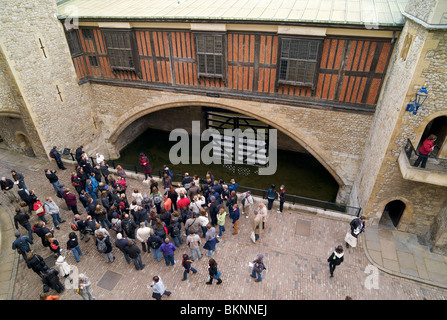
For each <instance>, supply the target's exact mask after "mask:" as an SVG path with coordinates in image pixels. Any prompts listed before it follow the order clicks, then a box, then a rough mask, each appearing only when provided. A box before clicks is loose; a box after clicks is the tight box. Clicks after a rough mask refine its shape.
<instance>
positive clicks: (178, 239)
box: [172, 234, 183, 247]
mask: <svg viewBox="0 0 447 320" xmlns="http://www.w3.org/2000/svg"><path fill="white" fill-rule="evenodd" d="M172 239H173V240H174V244H175V246H176V247H179V246H180V244H182V243H183V240H182V237H181V236H180V234H179V235H178V236H175V237H172Z"/></svg>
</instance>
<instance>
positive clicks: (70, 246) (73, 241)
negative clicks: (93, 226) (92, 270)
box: [67, 232, 82, 262]
mask: <svg viewBox="0 0 447 320" xmlns="http://www.w3.org/2000/svg"><path fill="white" fill-rule="evenodd" d="M67 250H71V252H73V256H74V257H75V260H76V262H79V261H80V258H79V256H82V251H81V248H80V247H79V242H78V236H77V235H76V233H75V232H70V233H69V234H68V241H67Z"/></svg>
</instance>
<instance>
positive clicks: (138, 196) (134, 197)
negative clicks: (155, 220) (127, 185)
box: [130, 189, 143, 206]
mask: <svg viewBox="0 0 447 320" xmlns="http://www.w3.org/2000/svg"><path fill="white" fill-rule="evenodd" d="M130 198H131V199H132V201H133V200H135V202H136V204H137V205H138V206H141V201H143V195H142V194H141V192H140V191H138V189H134V190H133V192H132V194H131V195H130Z"/></svg>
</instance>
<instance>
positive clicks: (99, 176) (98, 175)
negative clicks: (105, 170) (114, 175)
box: [92, 164, 102, 184]
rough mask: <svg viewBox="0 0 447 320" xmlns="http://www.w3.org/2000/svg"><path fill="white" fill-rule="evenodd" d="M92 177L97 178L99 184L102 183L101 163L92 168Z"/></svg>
mask: <svg viewBox="0 0 447 320" xmlns="http://www.w3.org/2000/svg"><path fill="white" fill-rule="evenodd" d="M92 177H93V178H95V180H96V181H97V182H98V184H100V183H101V179H102V174H101V170H100V167H99V164H98V165H96V166H94V167H93V168H92Z"/></svg>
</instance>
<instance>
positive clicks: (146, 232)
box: [137, 222, 154, 252]
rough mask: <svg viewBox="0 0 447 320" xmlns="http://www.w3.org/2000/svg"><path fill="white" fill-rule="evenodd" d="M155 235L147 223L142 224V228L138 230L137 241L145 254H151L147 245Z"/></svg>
mask: <svg viewBox="0 0 447 320" xmlns="http://www.w3.org/2000/svg"><path fill="white" fill-rule="evenodd" d="M153 233H154V231H153V230H152V229H151V228H149V227H148V226H147V225H146V223H145V222H140V227H139V228H138V230H137V240H138V241H140V243H141V249H142V250H143V252H150V248H147V249H146V243H147V239H149V237H150V236H151V235H152V234H153Z"/></svg>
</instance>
